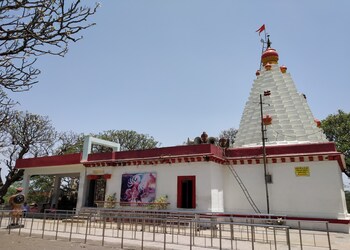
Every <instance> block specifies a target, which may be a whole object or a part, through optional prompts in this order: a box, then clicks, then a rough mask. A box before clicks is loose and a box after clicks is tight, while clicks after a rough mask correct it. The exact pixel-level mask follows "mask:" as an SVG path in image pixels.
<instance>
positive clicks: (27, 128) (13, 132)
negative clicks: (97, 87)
mask: <svg viewBox="0 0 350 250" xmlns="http://www.w3.org/2000/svg"><path fill="white" fill-rule="evenodd" d="M10 115H11V120H10V121H9V122H8V125H7V126H6V128H4V129H3V130H4V131H3V133H1V134H2V137H3V138H2V139H3V147H2V148H1V152H0V153H1V154H2V156H3V157H4V160H3V162H4V163H5V165H6V167H7V169H8V174H7V175H6V178H5V182H3V181H2V179H1V181H0V203H2V202H3V199H2V197H3V196H4V195H5V194H6V192H7V189H8V188H9V187H10V186H11V184H12V183H14V182H16V181H19V180H21V178H22V176H23V169H16V168H15V164H16V160H18V159H23V158H24V157H38V156H44V155H49V154H51V153H52V148H53V147H54V144H55V141H56V131H55V129H54V128H53V127H52V125H51V122H50V120H49V119H48V118H47V117H45V116H40V115H35V114H31V113H28V112H18V111H13V112H11V114H10Z"/></svg>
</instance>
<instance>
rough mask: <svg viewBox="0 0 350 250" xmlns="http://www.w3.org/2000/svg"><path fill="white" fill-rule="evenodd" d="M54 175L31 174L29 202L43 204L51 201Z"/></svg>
mask: <svg viewBox="0 0 350 250" xmlns="http://www.w3.org/2000/svg"><path fill="white" fill-rule="evenodd" d="M54 178H55V177H54V176H50V175H44V176H40V175H36V176H31V178H30V184H29V191H28V195H27V197H26V199H27V201H28V202H29V203H33V202H35V203H37V204H43V203H47V202H49V199H50V194H51V192H52V186H53V182H54Z"/></svg>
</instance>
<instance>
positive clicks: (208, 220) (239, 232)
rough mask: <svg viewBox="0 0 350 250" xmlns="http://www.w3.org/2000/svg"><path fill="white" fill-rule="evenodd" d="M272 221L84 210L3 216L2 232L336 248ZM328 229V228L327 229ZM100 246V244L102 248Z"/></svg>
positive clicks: (146, 242) (163, 243)
mask: <svg viewBox="0 0 350 250" xmlns="http://www.w3.org/2000/svg"><path fill="white" fill-rule="evenodd" d="M270 222H271V221H268V220H266V221H265V220H263V219H259V220H254V219H251V218H247V219H246V221H243V222H235V218H233V217H222V216H214V215H202V214H196V213H190V212H173V211H167V210H164V211H145V210H135V211H130V210H129V209H128V210H112V209H111V210H109V209H84V210H81V211H80V212H79V213H77V214H74V213H72V211H64V210H57V211H54V212H46V213H41V214H40V213H28V214H27V215H26V217H23V218H21V222H20V224H21V225H23V227H21V226H9V225H10V223H11V218H10V211H0V228H4V227H6V229H5V230H6V232H8V233H9V234H11V233H18V234H19V235H26V236H31V237H41V238H43V239H55V240H57V239H59V238H60V239H66V240H68V241H72V240H73V239H74V241H80V242H82V243H89V244H101V245H103V246H104V245H111V246H117V247H120V248H125V247H126V246H131V245H132V246H138V247H140V249H144V248H145V247H147V248H149V247H152V248H158V249H166V248H168V247H169V248H174V247H175V246H181V248H180V249H184V248H187V249H192V248H193V247H201V248H216V249H261V248H263V246H265V247H267V248H269V249H275V250H277V249H291V248H292V246H298V248H299V249H303V247H304V246H315V247H318V248H324V249H327V248H328V249H331V241H330V236H329V232H328V231H326V232H314V231H312V232H311V231H306V230H301V229H300V224H299V229H291V228H290V227H288V226H284V225H275V224H271V223H270ZM325 226H326V227H327V228H328V224H325ZM98 242H99V243H98Z"/></svg>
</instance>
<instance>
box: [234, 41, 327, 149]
mask: <svg viewBox="0 0 350 250" xmlns="http://www.w3.org/2000/svg"><path fill="white" fill-rule="evenodd" d="M269 45H270V46H267V49H266V50H265V52H264V53H263V54H262V56H261V62H262V69H261V70H259V71H257V73H256V75H257V79H256V80H255V81H254V83H253V87H252V89H251V92H250V96H249V99H248V101H247V103H246V105H245V108H244V112H243V115H242V118H241V122H240V126H239V129H238V133H237V137H236V140H235V144H234V146H235V147H242V146H243V147H244V146H248V147H249V146H258V145H262V141H261V128H260V126H261V118H260V107H259V96H260V94H263V93H264V91H270V93H271V94H270V95H268V96H264V99H263V102H264V106H263V109H264V115H268V116H269V117H271V118H272V123H271V125H268V126H267V127H266V129H267V132H266V137H267V141H266V145H273V144H280V145H283V144H299V143H310V142H313V143H314V142H326V141H327V139H326V137H325V135H324V134H323V132H322V130H321V129H320V128H319V127H318V126H317V125H318V124H317V123H316V122H315V119H314V117H313V115H312V113H311V110H310V108H309V106H308V104H307V101H306V97H305V95H303V94H300V93H298V91H297V89H296V87H295V84H294V82H293V79H292V77H291V75H290V74H289V73H287V72H286V71H287V67H285V66H281V67H280V66H279V65H278V59H279V56H278V53H277V51H276V50H275V49H273V48H271V43H270V41H269Z"/></svg>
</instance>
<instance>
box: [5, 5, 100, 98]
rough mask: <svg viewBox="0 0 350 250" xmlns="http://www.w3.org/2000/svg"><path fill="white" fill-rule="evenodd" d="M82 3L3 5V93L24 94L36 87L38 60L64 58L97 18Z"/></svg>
mask: <svg viewBox="0 0 350 250" xmlns="http://www.w3.org/2000/svg"><path fill="white" fill-rule="evenodd" d="M97 7H98V6H97V5H96V6H95V7H94V8H90V7H85V6H83V4H82V3H81V0H71V1H67V0H36V1H29V0H2V1H0V91H2V92H3V90H4V89H7V90H11V91H15V92H16V91H25V90H28V89H30V88H31V86H32V85H33V84H35V83H36V82H37V81H36V77H37V76H38V74H40V70H39V69H37V68H34V64H35V62H36V60H37V58H38V57H39V56H42V55H46V54H49V55H59V56H64V55H65V54H66V53H67V51H68V43H69V42H76V41H78V40H80V39H81V38H82V37H80V36H78V34H79V33H81V31H82V30H84V29H87V28H88V27H90V26H92V25H94V24H93V23H91V24H89V23H86V21H87V19H88V18H89V17H90V16H91V15H93V14H95V12H96V9H97Z"/></svg>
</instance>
